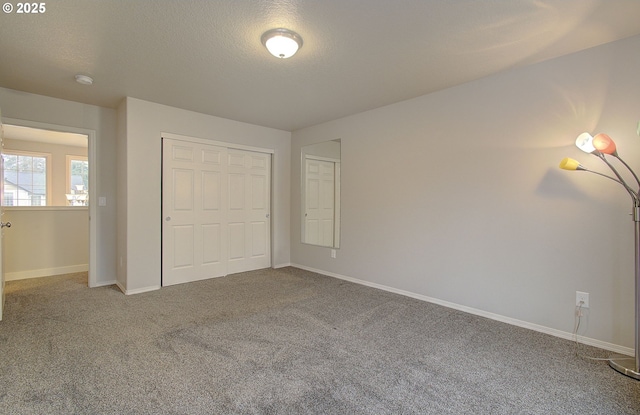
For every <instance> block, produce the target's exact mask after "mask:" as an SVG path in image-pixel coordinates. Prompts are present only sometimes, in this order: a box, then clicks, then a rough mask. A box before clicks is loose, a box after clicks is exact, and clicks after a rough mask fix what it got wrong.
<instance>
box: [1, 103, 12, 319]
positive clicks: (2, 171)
mask: <svg viewBox="0 0 640 415" xmlns="http://www.w3.org/2000/svg"><path fill="white" fill-rule="evenodd" d="M3 139H4V130H3V128H2V113H0V321H2V315H3V311H4V261H3V252H4V251H3V248H2V239H3V235H4V221H3V219H4V218H3V216H4V157H3V156H2V150H3V146H4V142H3ZM9 226H10V225H9Z"/></svg>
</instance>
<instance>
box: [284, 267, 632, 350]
mask: <svg viewBox="0 0 640 415" xmlns="http://www.w3.org/2000/svg"><path fill="white" fill-rule="evenodd" d="M290 265H291V266H292V267H296V268H300V269H304V270H307V271H311V272H315V273H318V274H322V275H326V276H328V277H333V278H338V279H341V280H345V281H349V282H353V283H356V284H360V285H366V286H367V287H372V288H377V289H379V290H383V291H388V292H392V293H395V294H400V295H403V296H405V297H411V298H415V299H417V300H421V301H426V302H428V303H433V304H438V305H441V306H444V307H447V308H452V309H454V310H459V311H463V312H465V313H469V314H474V315H477V316H480V317H486V318H489V319H491V320H496V321H500V322H502V323H507V324H511V325H513V326H518V327H523V328H525V329H529V330H533V331H537V332H540V333H545V334H549V335H551V336H555V337H559V338H562V339H566V340H575V337H574V335H573V333H569V332H566V331H562V330H557V329H552V328H550V327H545V326H541V325H538V324H534V323H529V322H526V321H522V320H518V319H515V318H511V317H505V316H502V315H500V314H495V313H490V312H488V311H483V310H478V309H476V308H472V307H467V306H464V305H460V304H455V303H451V302H449V301H443V300H439V299H437V298H432V297H427V296H425V295H421V294H416V293H412V292H410V291H404V290H400V289H397V288H393V287H388V286H386V285H382V284H376V283H373V282H369V281H364V280H359V279H357V278H352V277H347V276H345V275H340V274H335V273H333V272H328V271H323V270H321V269H316V268H311V267H307V266H304V265H300V264H290ZM578 342H580V343H581V344H586V345H589V346H594V347H598V348H600V349H604V350H609V351H612V352H615V353H620V354H624V355H628V356H635V351H634V349H632V348H630V347H624V346H620V345H617V344H613V343H608V342H603V341H601V340H597V339H592V338H589V337H584V336H578Z"/></svg>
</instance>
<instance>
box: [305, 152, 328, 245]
mask: <svg viewBox="0 0 640 415" xmlns="http://www.w3.org/2000/svg"><path fill="white" fill-rule="evenodd" d="M335 164H336V163H335V162H332V161H326V160H317V159H314V158H306V159H305V170H306V172H305V173H306V174H305V177H306V183H305V186H306V188H305V242H306V243H309V244H313V245H320V246H333V245H334V244H333V241H334V230H335V222H334V221H335V212H334V206H335V200H334V197H335Z"/></svg>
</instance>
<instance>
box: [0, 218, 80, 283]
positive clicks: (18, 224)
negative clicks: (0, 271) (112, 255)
mask: <svg viewBox="0 0 640 415" xmlns="http://www.w3.org/2000/svg"><path fill="white" fill-rule="evenodd" d="M3 221H4V222H11V223H12V224H15V226H12V227H11V229H10V230H7V231H6V232H4V240H3V247H4V262H3V265H4V272H5V278H6V280H7V281H11V280H18V279H25V278H37V277H46V276H51V275H60V274H67V273H71V272H81V271H88V269H89V264H88V262H89V210H88V209H87V208H84V207H80V208H78V207H75V208H74V207H43V208H33V209H28V208H27V209H25V208H8V209H6V210H5V212H4V216H3ZM13 231H15V232H13Z"/></svg>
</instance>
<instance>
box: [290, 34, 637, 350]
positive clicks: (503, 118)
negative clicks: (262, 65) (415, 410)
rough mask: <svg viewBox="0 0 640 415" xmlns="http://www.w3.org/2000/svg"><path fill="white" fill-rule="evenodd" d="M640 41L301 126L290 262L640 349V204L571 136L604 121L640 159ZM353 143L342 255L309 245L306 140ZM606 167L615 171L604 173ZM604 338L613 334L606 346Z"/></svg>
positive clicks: (345, 147)
mask: <svg viewBox="0 0 640 415" xmlns="http://www.w3.org/2000/svg"><path fill="white" fill-rule="evenodd" d="M638 50H640V37H634V38H630V39H626V40H623V41H619V42H616V43H612V44H609V45H605V46H601V47H598V48H594V49H591V50H587V51H584V52H581V53H577V54H574V55H571V56H566V57H562V58H558V59H555V60H551V61H548V62H545V63H541V64H538V65H534V66H530V67H526V68H522V69H517V70H511V71H507V72H504V73H501V74H499V75H496V76H492V77H488V78H485V79H482V80H479V81H476V82H471V83H467V84H465V85H462V86H459V87H455V88H451V89H447V90H444V91H441V92H437V93H433V94H430V95H426V96H422V97H419V98H416V99H413V100H409V101H405V102H400V103H397V104H394V105H390V106H387V107H383V108H379V109H376V110H373V111H368V112H365V113H361V114H357V115H354V116H350V117H347V118H343V119H339V120H335V121H332V122H328V123H324V124H321V125H318V126H314V127H311V128H306V129H302V130H299V131H295V132H293V134H292V150H291V151H292V166H291V172H292V180H291V198H292V211H291V215H292V216H291V217H292V219H291V220H292V221H291V224H292V225H291V238H292V242H291V243H292V249H291V260H292V263H294V264H299V265H301V266H303V267H306V268H309V269H317V270H322V271H324V272H327V273H329V274H333V275H336V276H343V277H348V278H354V279H358V280H360V281H363V282H365V283H368V284H380V285H382V286H385V287H389V288H390V289H396V290H402V291H406V292H407V293H409V294H412V295H414V294H415V295H416V296H418V297H420V298H429V299H433V300H435V301H438V302H443V303H446V304H449V305H451V306H455V307H458V308H462V309H467V310H470V311H473V312H477V313H479V314H485V315H490V316H493V317H494V318H498V319H504V320H507V321H510V322H515V323H520V324H521V325H524V326H527V325H529V326H531V327H535V328H537V329H541V331H545V330H547V329H548V330H547V331H548V332H555V334H559V335H565V336H566V335H568V334H569V333H571V332H572V330H573V326H574V304H575V291H576V290H580V291H586V292H589V293H590V295H591V298H590V300H591V308H590V310H589V313H588V316H587V317H586V320H585V321H583V327H585V328H586V331H585V332H582V334H583V335H584V336H585V337H587V338H589V339H590V340H589V341H592V343H593V344H599V345H601V346H604V347H607V346H610V347H613V348H617V347H619V348H621V349H623V350H626V351H629V350H630V349H629V348H633V346H634V344H633V343H634V340H633V339H634V295H633V293H634V281H633V280H634V265H633V222H632V220H631V219H630V217H629V216H628V213H629V212H630V210H631V209H630V207H631V202H630V198H629V196H628V195H627V194H626V193H625V191H624V190H623V189H622V188H621V187H620V186H618V185H616V184H615V183H613V182H610V181H608V180H606V179H602V178H599V177H597V176H595V175H590V174H588V173H584V172H582V173H580V172H567V171H562V170H559V169H558V167H557V166H558V163H559V161H560V160H561V159H562V158H563V157H565V156H569V157H573V158H576V159H579V160H581V161H582V162H583V164H585V165H588V166H589V167H592V168H598V169H600V168H602V163H601V162H600V161H599V160H598V159H597V158H595V157H593V156H590V155H587V154H584V153H581V152H580V151H579V150H578V149H577V148H576V147H575V146H574V141H575V137H576V136H577V135H578V134H579V133H581V132H583V131H590V132H592V133H594V134H595V133H598V132H607V133H608V134H609V135H611V137H613V138H614V140H616V142H617V144H618V148H619V151H620V154H621V155H622V157H624V158H625V159H626V161H627V162H629V164H631V165H633V166H636V167H637V168H638V169H640V139H639V138H638V137H637V136H636V133H635V131H636V124H637V122H638V119H640V83H639V82H638V74H640V54H638V53H637V51H638ZM338 138H340V139H342V239H341V248H340V250H339V251H338V257H337V258H336V259H331V258H330V254H329V249H327V248H320V247H315V246H309V245H303V244H301V243H300V174H299V172H300V156H299V154H300V148H301V146H304V145H306V144H310V143H314V142H319V141H324V140H331V139H338ZM602 171H606V169H604V170H602ZM600 343H602V344H600Z"/></svg>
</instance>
